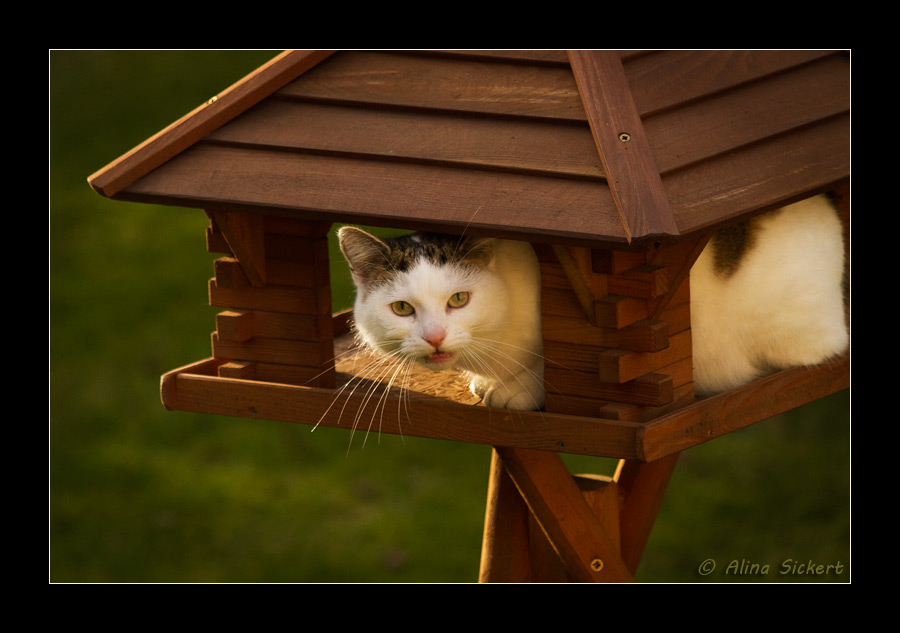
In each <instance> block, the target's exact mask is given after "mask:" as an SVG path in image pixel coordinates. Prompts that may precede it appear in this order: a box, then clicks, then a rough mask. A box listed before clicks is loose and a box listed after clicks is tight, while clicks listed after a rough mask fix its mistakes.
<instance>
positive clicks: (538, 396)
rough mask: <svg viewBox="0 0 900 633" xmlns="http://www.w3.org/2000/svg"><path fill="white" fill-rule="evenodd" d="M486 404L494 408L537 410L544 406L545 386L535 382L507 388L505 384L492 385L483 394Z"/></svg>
mask: <svg viewBox="0 0 900 633" xmlns="http://www.w3.org/2000/svg"><path fill="white" fill-rule="evenodd" d="M482 401H483V402H484V406H486V407H491V408H493V409H520V410H523V411H537V410H540V409H543V408H544V387H543V385H540V384H537V383H536V381H535V383H534V384H528V385H521V386H519V388H518V389H507V388H505V387H504V386H503V385H498V386H491V387H490V388H488V389H487V390H486V391H485V392H484V394H483V395H482Z"/></svg>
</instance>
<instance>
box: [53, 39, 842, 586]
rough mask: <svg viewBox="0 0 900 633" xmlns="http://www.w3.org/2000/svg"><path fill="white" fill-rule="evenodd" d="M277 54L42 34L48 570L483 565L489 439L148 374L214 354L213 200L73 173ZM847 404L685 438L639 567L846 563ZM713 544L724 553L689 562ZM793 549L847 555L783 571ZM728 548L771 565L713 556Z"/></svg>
mask: <svg viewBox="0 0 900 633" xmlns="http://www.w3.org/2000/svg"><path fill="white" fill-rule="evenodd" d="M273 55H274V52H271V51H50V53H49V62H50V64H49V66H50V214H49V228H50V407H49V410H50V414H49V455H50V459H49V489H50V494H49V498H50V504H49V505H50V511H49V578H50V581H51V582H56V583H69V582H78V583H83V582H114V583H121V582H310V583H312V582H449V583H469V582H474V581H476V579H477V574H478V564H479V555H480V547H481V534H482V526H483V519H484V511H485V496H486V489H487V477H488V466H489V461H490V449H489V448H488V447H484V446H475V445H466V444H461V443H455V442H443V441H435V440H421V439H416V438H400V437H396V436H382V437H377V436H372V437H370V438H369V439H368V441H367V443H366V444H365V445H364V446H363V444H362V442H361V438H360V436H356V437H355V438H354V440H353V442H352V444H351V442H350V440H349V434H348V433H347V432H346V431H344V430H341V429H319V430H317V431H315V432H311V430H310V427H308V426H304V425H292V424H285V423H280V422H267V421H250V420H245V419H235V418H224V417H216V416H209V415H194V414H188V413H182V412H169V411H166V410H165V409H164V407H163V406H162V404H161V403H160V399H159V378H160V375H161V374H162V373H164V372H166V371H168V370H170V369H173V368H175V367H178V366H180V365H184V364H187V363H191V362H194V361H196V360H199V359H202V358H206V357H208V356H209V355H210V332H212V330H214V329H215V322H214V315H215V312H216V310H214V309H213V308H211V307H210V306H209V305H208V297H207V288H206V282H207V280H208V278H209V277H211V276H212V262H213V259H214V257H213V256H212V255H210V254H209V253H207V252H206V250H205V237H204V230H205V227H206V225H207V220H206V218H205V216H204V215H203V213H202V211H199V210H196V209H180V208H171V207H156V206H152V205H141V204H133V203H121V202H112V201H110V200H107V199H105V198H103V197H101V196H99V195H98V194H96V193H94V192H93V191H91V190H90V188H89V187H88V185H87V182H86V179H87V177H88V176H89V175H90V174H91V173H93V172H94V171H96V170H97V169H99V168H101V167H103V166H104V165H106V164H107V163H108V162H110V161H112V160H113V159H115V158H117V157H118V156H120V155H121V154H123V153H125V152H126V151H128V150H129V149H131V148H132V147H133V146H135V145H137V144H139V143H140V142H142V141H143V140H144V139H146V138H148V137H149V136H151V135H152V134H154V133H155V132H157V131H158V130H160V129H162V128H163V127H165V126H166V125H168V124H169V123H171V122H172V121H174V120H176V119H177V118H179V117H180V116H182V115H183V114H185V113H187V112H188V111H190V110H191V109H193V108H194V107H195V106H197V105H198V104H200V103H202V102H203V101H205V100H206V99H208V98H209V97H211V96H213V95H214V94H216V93H217V92H220V91H221V90H222V89H224V88H226V87H227V86H229V85H231V84H232V83H233V82H234V81H236V80H238V79H239V78H241V77H242V76H243V75H245V74H246V73H248V72H250V71H251V70H253V69H254V68H256V67H257V66H259V65H260V64H262V63H264V62H265V61H267V60H269V59H270V58H271V57H272V56H273ZM335 259H336V262H335V267H336V268H335V273H336V275H335V276H336V278H337V279H336V282H335V284H336V288H335V296H336V302H337V303H338V304H339V305H338V307H340V304H341V303H346V302H347V301H348V300H349V296H350V295H349V291H348V290H347V287H346V275H345V270H344V269H343V268H342V262H340V260H339V258H335ZM849 420H850V397H849V392H843V393H840V394H836V395H835V396H832V397H830V398H827V399H825V400H823V401H820V402H817V403H814V404H812V405H808V406H806V407H803V408H801V409H798V410H795V411H792V412H790V413H788V414H785V415H781V416H778V417H777V418H773V419H771V420H767V421H765V422H762V423H759V424H757V425H754V426H752V427H749V428H747V429H744V430H742V431H739V432H736V433H733V434H731V435H729V436H727V437H724V438H720V439H717V440H714V441H712V442H709V443H707V444H704V445H701V446H698V447H696V448H693V449H690V450H688V451H687V452H685V453H684V454H683V455H682V456H681V458H680V460H679V464H678V467H677V468H676V471H675V474H674V476H673V478H672V481H671V483H670V486H669V491H668V494H667V496H666V499H665V501H664V504H663V507H662V509H661V512H660V515H659V518H658V521H657V523H656V526H655V529H654V532H653V534H652V537H651V539H650V543H649V544H648V547H647V550H646V553H645V556H644V560H643V563H642V566H641V569H640V570H639V572H638V575H637V580H638V581H642V582H726V583H731V582H755V581H763V582H780V581H813V582H819V581H824V582H848V581H849V577H850V573H849V562H850V561H849V557H850V426H849ZM566 461H567V462H568V463H569V464H570V466H571V467H572V469H573V470H575V471H580V472H601V473H609V472H611V462H610V461H609V460H596V459H588V458H571V457H567V458H566ZM706 559H713V560H715V561H716V562H717V564H718V568H717V571H716V572H714V573H713V574H710V575H708V576H701V575H700V574H698V571H697V570H698V567H699V565H700V564H701V563H702V562H703V561H704V560H706ZM788 559H790V560H798V561H802V562H804V563H805V562H807V561H810V560H812V561H814V562H816V563H824V564H828V563H836V562H841V563H842V564H843V565H844V569H843V573H842V574H840V575H838V574H832V575H830V576H825V577H820V576H807V575H803V576H799V575H791V576H783V575H781V574H779V573H778V571H779V569H780V565H781V564H782V561H785V560H788ZM742 560H743V561H748V562H751V563H758V564H760V565H769V573H768V574H766V575H754V576H740V575H734V574H726V573H725V571H724V570H725V569H726V567H727V565H728V564H729V563H730V562H731V561H742Z"/></svg>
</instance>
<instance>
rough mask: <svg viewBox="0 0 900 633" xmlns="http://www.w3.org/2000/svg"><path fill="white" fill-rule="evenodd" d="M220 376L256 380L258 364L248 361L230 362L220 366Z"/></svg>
mask: <svg viewBox="0 0 900 633" xmlns="http://www.w3.org/2000/svg"><path fill="white" fill-rule="evenodd" d="M218 375H219V376H221V377H222V378H238V379H240V380H256V363H253V362H246V361H230V362H227V363H222V364H221V365H219V373H218Z"/></svg>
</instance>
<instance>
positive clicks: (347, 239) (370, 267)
mask: <svg viewBox="0 0 900 633" xmlns="http://www.w3.org/2000/svg"><path fill="white" fill-rule="evenodd" d="M337 236H338V244H339V245H340V247H341V252H342V253H343V254H344V258H345V259H346V260H347V263H348V264H349V265H350V274H351V275H352V276H353V280H354V281H355V282H356V284H357V285H365V284H366V283H367V282H368V281H369V280H371V279H373V278H374V277H375V276H376V274H377V271H379V270H382V269H383V268H384V267H385V266H386V265H387V264H388V253H389V252H390V247H389V246H388V245H387V244H385V243H384V242H383V241H381V240H380V239H378V238H377V237H375V236H374V235H371V234H370V233H367V232H365V231H363V230H362V229H358V228H356V227H355V226H343V227H341V228H340V230H338V233H337Z"/></svg>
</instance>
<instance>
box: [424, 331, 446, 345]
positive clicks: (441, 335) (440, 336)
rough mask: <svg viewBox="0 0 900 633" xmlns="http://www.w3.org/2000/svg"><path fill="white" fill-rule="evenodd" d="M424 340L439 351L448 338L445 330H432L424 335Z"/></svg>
mask: <svg viewBox="0 0 900 633" xmlns="http://www.w3.org/2000/svg"><path fill="white" fill-rule="evenodd" d="M422 338H423V339H425V342H426V343H428V344H429V345H431V346H432V347H433V348H434V349H437V348H439V347H440V346H441V343H443V342H444V339H445V338H447V333H446V332H444V330H431V331H428V332H425V333H424V334H422Z"/></svg>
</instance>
